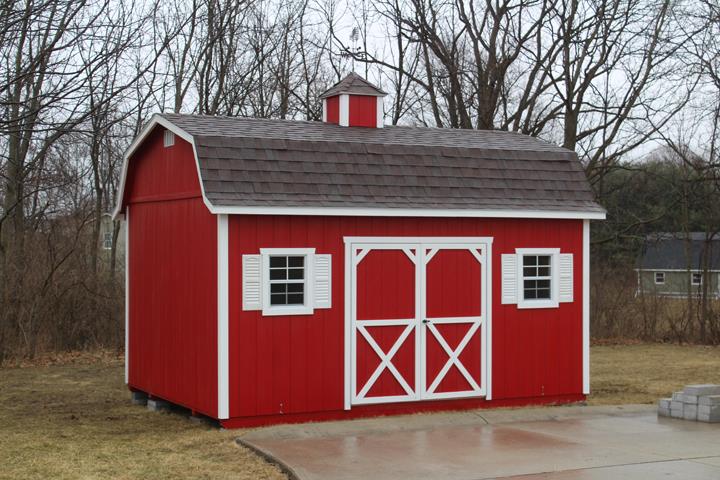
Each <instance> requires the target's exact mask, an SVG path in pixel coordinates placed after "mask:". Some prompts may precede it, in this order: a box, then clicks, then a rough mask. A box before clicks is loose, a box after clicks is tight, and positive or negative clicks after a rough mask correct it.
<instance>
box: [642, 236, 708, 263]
mask: <svg viewBox="0 0 720 480" xmlns="http://www.w3.org/2000/svg"><path fill="white" fill-rule="evenodd" d="M687 240H689V244H688V241H687ZM688 248H689V251H688V250H687V249H688ZM705 251H707V252H708V254H709V255H710V270H720V237H718V236H716V237H714V238H713V239H712V240H710V241H709V242H708V241H707V240H706V235H705V233H704V232H690V233H688V234H685V233H683V232H675V233H672V232H662V233H653V234H651V235H648V236H647V237H646V239H645V244H644V246H643V251H642V254H641V255H640V259H639V267H638V268H640V269H642V270H686V269H687V268H688V267H690V269H691V270H702V268H703V265H702V259H703V258H704V254H705ZM688 260H690V261H689V262H688Z"/></svg>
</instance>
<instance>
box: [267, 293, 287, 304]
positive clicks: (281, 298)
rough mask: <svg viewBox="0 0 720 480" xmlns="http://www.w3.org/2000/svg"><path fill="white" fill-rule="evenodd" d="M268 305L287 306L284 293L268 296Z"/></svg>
mask: <svg viewBox="0 0 720 480" xmlns="http://www.w3.org/2000/svg"><path fill="white" fill-rule="evenodd" d="M270 305H287V295H285V294H284V293H280V294H274V295H270Z"/></svg>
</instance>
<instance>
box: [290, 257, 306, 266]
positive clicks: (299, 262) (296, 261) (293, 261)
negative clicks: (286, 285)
mask: <svg viewBox="0 0 720 480" xmlns="http://www.w3.org/2000/svg"><path fill="white" fill-rule="evenodd" d="M303 266H305V257H288V267H303Z"/></svg>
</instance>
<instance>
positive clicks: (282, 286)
mask: <svg viewBox="0 0 720 480" xmlns="http://www.w3.org/2000/svg"><path fill="white" fill-rule="evenodd" d="M285 292H287V283H271V284H270V293H285Z"/></svg>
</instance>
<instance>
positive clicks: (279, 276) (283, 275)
mask: <svg viewBox="0 0 720 480" xmlns="http://www.w3.org/2000/svg"><path fill="white" fill-rule="evenodd" d="M270 280H287V270H285V269H284V268H271V269H270Z"/></svg>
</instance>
